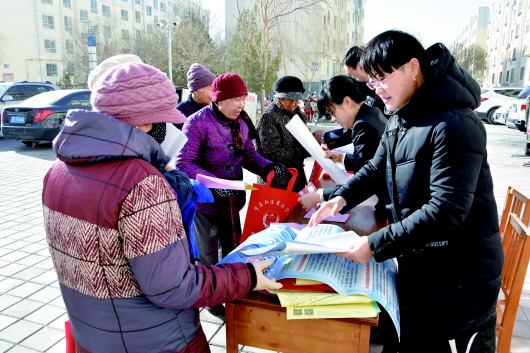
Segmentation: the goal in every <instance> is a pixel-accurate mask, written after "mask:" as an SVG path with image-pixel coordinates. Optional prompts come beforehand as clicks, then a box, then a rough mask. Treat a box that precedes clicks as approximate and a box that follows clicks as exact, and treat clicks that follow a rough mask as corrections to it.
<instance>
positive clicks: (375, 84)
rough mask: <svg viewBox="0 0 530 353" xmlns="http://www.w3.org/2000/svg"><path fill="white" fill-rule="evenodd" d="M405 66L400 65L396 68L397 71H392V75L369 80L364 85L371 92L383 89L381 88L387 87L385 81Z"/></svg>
mask: <svg viewBox="0 0 530 353" xmlns="http://www.w3.org/2000/svg"><path fill="white" fill-rule="evenodd" d="M405 65H406V64H403V65H401V66H400V67H398V68H397V69H395V70H394V71H392V73H390V74H388V75H387V76H386V77H384V78H381V79H377V78H376V79H371V78H370V79H369V80H368V82H366V85H367V86H368V88H370V89H371V90H375V89H376V88H383V87H387V84H386V82H387V80H388V79H389V78H390V77H392V75H393V74H395V73H396V72H397V71H398V70H401V68H402V67H403V66H405Z"/></svg>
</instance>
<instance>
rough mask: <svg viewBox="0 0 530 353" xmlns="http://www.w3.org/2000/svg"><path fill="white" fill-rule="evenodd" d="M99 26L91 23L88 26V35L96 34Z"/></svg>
mask: <svg viewBox="0 0 530 353" xmlns="http://www.w3.org/2000/svg"><path fill="white" fill-rule="evenodd" d="M98 31H99V28H98V25H93V26H89V27H88V35H89V36H95V35H97V34H98Z"/></svg>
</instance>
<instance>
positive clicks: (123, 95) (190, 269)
mask: <svg viewBox="0 0 530 353" xmlns="http://www.w3.org/2000/svg"><path fill="white" fill-rule="evenodd" d="M91 102H92V106H93V107H94V110H95V111H85V110H70V111H69V112H68V115H67V117H66V119H65V124H64V128H63V129H62V130H61V132H60V133H59V135H58V136H57V138H56V139H55V140H54V143H53V149H54V151H55V152H56V154H57V156H58V160H57V161H56V162H55V163H54V164H53V166H52V167H51V169H50V170H49V172H48V173H47V174H46V177H45V179H44V188H43V197H42V199H43V211H44V224H45V229H46V235H47V241H48V244H49V249H50V252H51V255H52V260H53V263H54V266H55V269H56V271H57V276H58V279H59V284H60V289H61V293H62V296H63V299H64V302H65V305H66V310H67V312H68V316H69V318H70V321H71V326H72V332H73V335H74V338H75V340H76V351H77V352H94V353H95V352H113V353H119V352H128V353H133V352H136V353H145V352H168V353H169V352H171V353H175V352H179V353H183V352H194V353H203V352H210V349H209V347H208V343H207V341H206V337H205V335H204V332H203V330H202V326H201V324H200V321H199V315H198V310H197V309H198V308H200V307H203V306H206V305H217V304H220V303H223V302H225V301H231V300H234V299H237V298H240V297H242V296H244V295H246V294H247V293H248V292H249V291H250V290H252V289H263V288H278V287H280V286H281V285H279V284H277V283H275V282H273V281H270V280H268V279H266V278H265V277H264V276H263V274H262V270H263V269H264V268H265V267H267V266H268V265H269V263H267V262H260V263H256V264H253V265H247V264H230V265H222V266H202V265H196V266H195V265H193V264H191V263H190V252H189V248H188V242H187V240H186V233H185V231H184V229H183V225H182V218H181V212H180V209H179V207H178V203H177V200H176V196H175V193H174V191H173V190H172V188H171V186H170V185H169V183H168V181H167V180H166V179H165V178H164V176H163V175H162V173H163V172H164V171H165V166H166V164H167V163H168V161H169V157H167V156H166V155H165V154H164V152H163V150H162V149H161V147H160V144H159V143H158V142H157V141H156V140H155V139H154V138H153V137H152V136H150V135H149V134H147V133H146V132H144V130H145V131H152V130H153V129H152V126H153V125H154V124H158V123H166V122H169V123H174V122H176V121H178V114H179V113H178V111H177V110H176V109H175V105H176V102H177V95H176V93H175V88H174V87H173V84H172V83H171V82H170V81H169V80H168V78H167V76H166V75H165V74H164V73H162V72H160V71H159V70H157V69H155V68H154V67H152V66H149V65H146V64H143V63H139V62H130V63H125V64H120V65H117V66H115V67H112V68H110V69H108V71H107V72H105V73H103V75H102V77H101V78H100V79H98V80H97V81H96V82H95V83H94V87H93V90H92V96H91Z"/></svg>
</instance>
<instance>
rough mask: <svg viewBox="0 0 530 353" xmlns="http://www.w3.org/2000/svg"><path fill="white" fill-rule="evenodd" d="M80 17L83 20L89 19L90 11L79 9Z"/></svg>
mask: <svg viewBox="0 0 530 353" xmlns="http://www.w3.org/2000/svg"><path fill="white" fill-rule="evenodd" d="M79 19H80V20H81V21H88V11H87V10H80V11H79Z"/></svg>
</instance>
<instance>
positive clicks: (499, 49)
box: [484, 0, 530, 87]
mask: <svg viewBox="0 0 530 353" xmlns="http://www.w3.org/2000/svg"><path fill="white" fill-rule="evenodd" d="M529 7H530V1H529V0H495V1H493V3H492V5H491V7H490V17H489V18H490V19H489V24H488V40H487V47H486V60H487V61H486V62H487V65H486V73H485V79H484V83H485V85H486V86H493V87H499V86H512V87H517V86H528V85H530V67H529V66H530V61H529V58H528V55H529V54H530V53H529V44H530V11H529Z"/></svg>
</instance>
